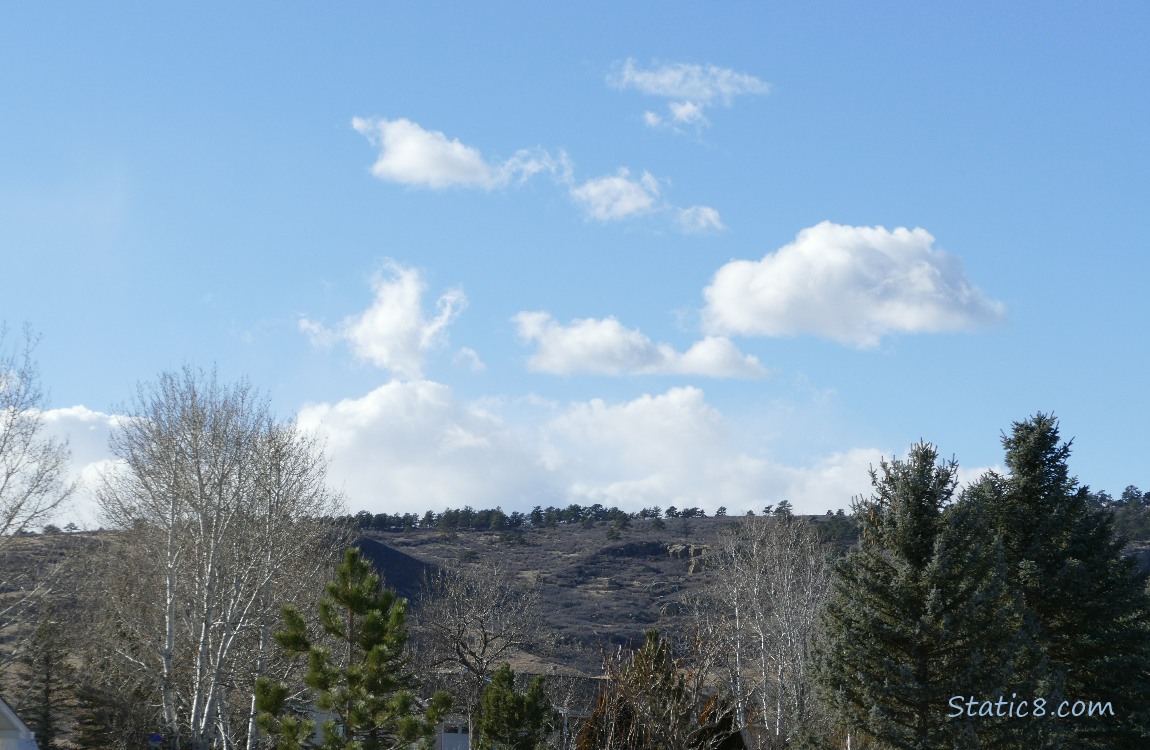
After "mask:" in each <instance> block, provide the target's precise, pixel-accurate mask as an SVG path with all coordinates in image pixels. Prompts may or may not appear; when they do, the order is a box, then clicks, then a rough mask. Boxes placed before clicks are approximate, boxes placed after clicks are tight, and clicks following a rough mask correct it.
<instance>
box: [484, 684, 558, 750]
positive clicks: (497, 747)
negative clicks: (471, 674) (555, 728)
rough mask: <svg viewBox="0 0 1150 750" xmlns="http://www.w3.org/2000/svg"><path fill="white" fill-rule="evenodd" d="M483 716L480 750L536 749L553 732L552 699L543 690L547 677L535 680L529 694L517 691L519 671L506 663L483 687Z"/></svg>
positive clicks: (528, 691) (528, 689)
mask: <svg viewBox="0 0 1150 750" xmlns="http://www.w3.org/2000/svg"><path fill="white" fill-rule="evenodd" d="M482 704H483V712H482V714H481V715H480V719H479V726H478V731H479V748H480V750H536V748H539V747H542V746H543V744H544V742H545V741H546V739H547V735H548V733H549V732H550V731H551V727H552V724H553V717H552V713H551V701H550V700H549V699H548V698H547V694H546V693H545V692H544V691H543V678H542V677H536V678H535V679H534V680H532V681H531V685H530V687H528V688H527V692H526V693H525V694H520V693H517V692H516V691H515V673H514V672H512V671H511V665H510V664H507V663H506V662H504V663H503V665H502V666H500V667H499V669H497V670H496V671H495V674H493V675H492V677H491V682H490V683H488V685H487V687H486V688H484V689H483V699H482Z"/></svg>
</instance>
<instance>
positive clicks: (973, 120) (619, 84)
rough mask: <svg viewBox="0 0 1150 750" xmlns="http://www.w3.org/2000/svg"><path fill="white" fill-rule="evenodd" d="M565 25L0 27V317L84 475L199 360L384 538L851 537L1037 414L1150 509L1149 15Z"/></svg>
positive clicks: (84, 11) (1093, 467) (282, 21)
mask: <svg viewBox="0 0 1150 750" xmlns="http://www.w3.org/2000/svg"><path fill="white" fill-rule="evenodd" d="M554 5H556V4H543V3H540V4H535V5H528V4H509V3H485V4H482V5H481V6H480V5H478V4H462V3H459V4H419V5H415V6H402V7H401V6H399V5H398V4H395V5H390V4H389V5H384V4H369V3H356V4H344V5H341V6H339V7H320V6H318V5H314V4H312V5H304V4H293V3H276V4H270V3H267V4H255V3H252V4H245V5H244V6H243V7H235V6H234V4H231V5H225V4H218V5H214V6H210V5H207V4H198V5H196V6H194V7H193V6H187V7H174V6H173V7H163V6H157V5H155V4H147V3H140V4H118V5H114V6H112V5H106V6H101V7H97V6H95V5H93V4H70V5H67V6H65V5H63V4H50V3H16V4H9V5H7V6H5V8H4V10H3V11H2V13H0V71H3V72H2V73H0V102H2V106H0V257H2V259H3V267H4V269H5V273H4V276H3V278H4V285H3V286H4V292H3V295H2V296H0V320H4V321H7V322H8V323H9V324H12V325H19V324H20V323H22V322H24V321H27V322H29V323H30V324H31V325H32V326H33V327H34V328H35V329H36V330H38V331H39V332H40V333H41V334H42V335H43V339H42V342H41V345H40V347H39V349H38V351H37V355H38V359H39V362H40V366H41V371H42V376H43V381H44V384H45V385H46V386H47V388H48V389H49V391H50V404H49V405H50V406H51V407H52V410H51V411H50V412H48V415H47V417H48V423H49V427H50V429H52V430H53V431H55V432H57V433H60V434H68V435H70V436H71V441H72V446H73V449H74V454H75V456H74V469H75V471H76V472H77V474H78V475H80V476H84V477H88V478H91V477H93V476H95V475H96V473H97V472H98V470H99V469H100V467H101V466H105V465H106V461H107V459H108V458H109V456H108V454H107V451H106V448H105V441H106V439H107V433H108V430H109V429H110V426H111V425H112V424H113V423H114V421H115V415H116V414H117V413H118V412H119V411H121V410H122V409H123V405H124V404H125V402H126V401H127V400H128V399H129V397H130V396H131V393H132V391H133V389H134V386H135V384H136V383H137V382H138V381H141V380H148V379H151V378H154V377H155V376H156V375H157V374H158V373H159V372H161V371H163V370H166V369H172V368H177V367H180V366H181V365H182V364H184V363H191V364H194V365H202V366H207V367H210V366H212V365H213V364H214V365H216V366H217V367H218V368H219V372H220V374H221V376H222V377H223V378H224V379H227V380H234V379H236V378H239V377H243V376H246V377H249V378H250V379H251V380H252V382H253V383H255V384H256V385H257V386H258V387H260V388H261V389H263V390H264V391H265V392H266V394H267V395H268V397H269V398H270V399H271V403H272V405H273V407H274V409H275V410H276V411H277V412H278V413H280V414H282V415H284V416H290V415H293V414H294V415H298V418H299V420H300V422H301V423H302V424H303V425H304V426H306V427H307V428H308V429H313V430H316V431H318V432H320V433H321V434H322V435H323V436H324V438H325V439H326V440H327V445H328V448H327V451H328V454H329V456H330V458H331V461H332V464H331V476H332V480H333V482H334V483H335V484H336V486H338V487H340V488H342V489H343V490H344V492H345V493H346V494H347V502H348V506H349V507H350V508H351V509H352V510H357V509H360V508H368V509H371V510H373V511H376V512H379V511H384V510H386V511H389V512H397V511H408V510H419V511H422V510H424V509H426V508H436V509H438V508H442V507H445V506H447V505H451V506H454V507H460V506H462V505H464V504H471V505H473V506H477V507H478V506H493V505H496V504H500V505H502V506H503V507H504V508H505V509H508V510H510V509H520V510H523V509H529V508H530V507H531V506H532V505H535V504H537V503H538V504H544V505H546V504H548V503H552V504H561V503H562V504H565V503H568V502H579V503H583V504H586V503H591V502H602V503H604V504H607V505H612V504H617V505H620V506H621V507H625V508H629V509H638V508H640V507H644V506H649V505H655V504H657V505H660V506H662V507H666V506H667V505H671V504H674V505H679V506H683V505H698V506H701V507H705V508H708V509H712V510H713V509H714V508H716V507H718V506H719V505H726V506H727V507H729V508H732V509H746V508H757V507H761V506H762V505H763V504H765V503H768V502H771V503H775V502H778V501H779V500H780V499H783V498H784V497H785V498H787V499H789V500H791V502H792V503H794V504H795V506H796V507H798V508H799V509H800V510H803V511H807V512H823V511H825V510H826V509H828V508H837V507H843V506H845V505H847V504H848V502H849V499H850V496H851V495H853V494H856V493H858V492H863V491H865V490H866V489H867V471H866V470H867V467H868V466H869V465H870V464H871V463H873V462H875V461H877V459H878V458H879V457H880V456H883V455H886V456H890V455H891V454H900V455H901V454H902V453H904V452H905V450H906V448H907V446H908V445H909V444H911V443H912V442H914V441H916V440H918V439H920V438H923V439H927V440H930V441H932V442H935V443H936V444H938V445H939V446H940V448H941V450H942V452H943V453H944V454H945V455H951V454H953V455H954V456H955V458H957V460H958V461H959V463H960V464H961V465H962V466H963V467H965V469H966V470H967V476H970V475H972V474H975V473H977V472H978V471H980V470H981V469H983V468H986V467H993V466H996V465H999V464H1000V463H1001V448H1000V445H999V436H1000V433H1001V432H1002V431H1003V430H1006V429H1009V425H1010V423H1011V422H1012V421H1014V420H1018V419H1023V418H1025V417H1027V416H1029V415H1030V414H1032V413H1034V412H1035V411H1039V410H1041V411H1048V412H1050V411H1052V412H1054V413H1055V414H1056V415H1058V416H1059V417H1060V419H1061V420H1062V429H1063V432H1064V436H1066V437H1074V438H1075V450H1074V456H1073V459H1072V468H1073V469H1074V471H1075V472H1076V473H1077V474H1078V476H1079V478H1080V479H1081V480H1082V481H1083V482H1085V483H1088V484H1090V485H1092V486H1093V487H1095V488H1097V489H1106V490H1108V491H1110V492H1112V493H1115V494H1117V493H1119V492H1121V490H1122V488H1123V487H1124V486H1125V485H1127V484H1130V483H1134V484H1139V485H1140V486H1143V487H1144V488H1145V487H1146V485H1150V476H1147V473H1146V468H1145V457H1146V455H1147V453H1148V448H1150V445H1148V443H1147V438H1146V430H1145V427H1144V426H1145V424H1147V423H1148V422H1150V406H1148V404H1150V399H1147V398H1146V396H1145V373H1146V372H1147V369H1148V368H1147V365H1148V362H1147V347H1146V341H1147V337H1146V334H1145V331H1146V330H1147V324H1148V323H1150V313H1148V312H1147V310H1148V305H1147V301H1146V300H1147V297H1146V294H1145V284H1146V279H1147V277H1148V276H1150V273H1148V272H1150V261H1148V260H1147V257H1148V256H1147V250H1148V247H1147V246H1148V244H1150V241H1148V239H1147V237H1148V233H1147V229H1148V228H1150V227H1148V224H1150V221H1148V217H1150V177H1148V175H1150V158H1148V157H1150V146H1148V142H1150V139H1148V138H1147V137H1146V132H1147V122H1148V121H1150V85H1147V83H1148V81H1150V55H1148V54H1147V53H1146V51H1145V40H1146V39H1147V38H1148V37H1150V9H1148V7H1147V6H1146V5H1145V4H1144V3H1140V2H1108V3H1105V4H1102V5H1100V6H1098V7H1094V8H1091V7H1087V6H1086V5H1084V4H1081V3H1043V4H1038V3H1013V4H1003V3H983V2H973V3H964V4H957V5H949V6H942V5H939V4H925V3H923V4H909V3H883V2H874V3H865V4H859V3H845V2H844V3H818V2H801V3H800V2H782V3H771V4H769V5H768V4H763V7H755V8H753V7H748V5H747V4H741V5H739V6H735V5H727V6H718V4H714V3H706V4H705V3H676V4H670V5H662V6H660V7H659V10H658V12H656V11H655V9H654V6H649V5H640V4H626V5H620V4H617V3H612V4H596V3H582V4H579V5H578V6H577V7H576V6H569V7H552V6H554ZM77 503H78V507H77V508H76V509H75V510H73V511H70V512H72V513H73V514H74V515H77V516H84V517H90V513H89V511H88V510H87V508H88V506H89V501H88V500H87V499H86V496H85V495H84V494H83V493H82V494H81V495H80V496H79V497H78V500H77ZM86 514H87V515H86Z"/></svg>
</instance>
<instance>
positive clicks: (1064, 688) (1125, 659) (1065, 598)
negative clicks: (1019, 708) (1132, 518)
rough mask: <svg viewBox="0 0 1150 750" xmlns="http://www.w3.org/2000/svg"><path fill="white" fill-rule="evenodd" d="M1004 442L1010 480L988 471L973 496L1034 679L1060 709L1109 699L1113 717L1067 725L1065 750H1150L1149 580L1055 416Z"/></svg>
mask: <svg viewBox="0 0 1150 750" xmlns="http://www.w3.org/2000/svg"><path fill="white" fill-rule="evenodd" d="M1002 442H1003V447H1004V448H1005V449H1006V466H1007V469H1008V470H1009V474H1008V475H1007V476H1005V477H1002V476H998V475H996V474H988V475H987V476H985V477H984V478H983V479H982V480H981V481H980V482H978V483H977V484H976V485H975V486H973V487H972V488H971V490H970V491H969V494H970V495H972V496H974V495H977V496H979V497H980V498H982V501H983V503H984V504H985V505H986V506H987V507H988V508H989V509H990V510H991V517H992V519H993V522H994V525H995V526H996V528H997V530H998V532H999V533H1000V534H1001V535H1002V539H1003V542H1004V546H1005V550H1006V558H1007V565H1008V576H1009V580H1010V582H1011V584H1012V585H1013V586H1014V587H1015V588H1016V589H1017V590H1018V591H1019V592H1021V595H1022V598H1023V601H1024V603H1025V609H1026V612H1027V614H1028V617H1029V619H1030V621H1031V623H1032V626H1033V629H1034V642H1033V646H1034V649H1033V656H1032V659H1031V661H1030V663H1029V664H1028V665H1027V668H1028V672H1029V673H1030V677H1031V681H1032V682H1035V683H1038V684H1044V685H1046V686H1047V689H1048V690H1049V691H1050V693H1049V698H1050V700H1051V701H1054V702H1056V703H1060V702H1061V700H1063V699H1068V700H1070V701H1071V702H1073V701H1075V700H1085V701H1090V700H1095V701H1102V702H1106V701H1110V702H1112V705H1113V709H1114V712H1115V716H1113V717H1097V716H1096V717H1081V718H1080V719H1074V718H1065V719H1060V720H1059V721H1058V722H1057V723H1056V724H1055V725H1054V726H1055V727H1056V728H1057V729H1058V730H1059V731H1061V732H1062V733H1063V734H1064V735H1067V737H1065V738H1064V739H1063V743H1064V744H1066V745H1067V746H1070V745H1073V746H1074V747H1079V748H1144V747H1150V714H1148V711H1150V599H1148V597H1147V595H1146V589H1145V578H1144V576H1139V575H1136V573H1135V563H1134V561H1133V560H1131V559H1129V558H1126V557H1124V556H1123V554H1122V549H1121V547H1122V545H1121V542H1120V541H1118V540H1117V539H1115V535H1114V519H1113V515H1112V514H1111V513H1110V512H1108V511H1099V510H1097V509H1095V508H1093V507H1092V505H1091V501H1090V492H1089V489H1088V488H1086V487H1083V486H1080V485H1079V484H1078V481H1077V479H1075V478H1074V477H1073V476H1072V475H1071V474H1070V469H1069V466H1068V459H1069V457H1070V443H1068V442H1062V440H1061V439H1060V437H1059V430H1058V422H1057V420H1056V419H1055V418H1054V417H1053V416H1052V415H1048V414H1043V413H1038V414H1036V415H1035V416H1033V417H1031V418H1030V419H1027V420H1025V421H1022V422H1016V423H1014V425H1013V426H1012V429H1011V432H1010V434H1008V435H1004V436H1003V441H1002Z"/></svg>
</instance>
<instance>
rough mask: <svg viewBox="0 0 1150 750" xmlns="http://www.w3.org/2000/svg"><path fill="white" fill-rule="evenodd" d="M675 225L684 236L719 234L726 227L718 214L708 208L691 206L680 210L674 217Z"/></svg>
mask: <svg viewBox="0 0 1150 750" xmlns="http://www.w3.org/2000/svg"><path fill="white" fill-rule="evenodd" d="M675 224H676V226H678V227H679V231H681V232H683V233H684V234H703V233H705V232H721V231H723V230H724V229H726V227H725V226H724V225H723V221H722V219H720V218H719V212H718V211H716V210H715V209H713V208H711V207H710V206H691V207H690V208H680V209H678V212H677V214H676V216H675Z"/></svg>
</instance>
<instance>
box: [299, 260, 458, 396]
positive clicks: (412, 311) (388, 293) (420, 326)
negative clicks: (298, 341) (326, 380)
mask: <svg viewBox="0 0 1150 750" xmlns="http://www.w3.org/2000/svg"><path fill="white" fill-rule="evenodd" d="M371 286H372V290H373V292H374V295H375V296H374V299H373V301H372V304H371V306H370V307H368V308H367V309H366V310H364V311H363V312H362V313H359V314H358V315H352V316H349V317H347V318H344V319H343V321H342V322H340V323H339V324H338V325H337V326H335V327H334V328H328V327H326V326H324V325H323V324H322V323H317V322H315V321H312V320H309V319H307V318H306V317H305V318H300V321H299V329H300V330H301V331H302V332H304V333H306V334H307V335H308V338H309V339H310V340H311V342H312V344H313V345H316V346H330V345H331V344H333V343H335V342H336V341H346V342H347V343H348V345H349V346H350V347H351V350H352V352H353V353H354V354H355V356H356V357H358V358H359V359H361V360H364V361H366V362H370V363H371V364H373V365H375V366H376V367H380V368H383V369H387V370H390V371H391V372H392V373H394V374H395V375H397V376H399V377H402V378H407V379H415V378H419V377H421V375H422V368H423V363H424V360H425V358H426V356H427V354H428V352H430V351H431V350H433V349H436V348H438V347H440V346H443V345H444V344H445V343H446V338H447V327H448V326H449V325H451V323H452V321H454V320H455V319H456V318H457V317H458V316H459V314H460V313H461V312H462V311H463V309H464V308H465V307H466V306H467V297H466V296H465V295H464V294H463V291H462V290H460V289H450V290H448V291H447V292H444V293H443V294H442V295H441V296H440V297H439V299H438V300H437V301H436V304H435V308H436V310H435V315H434V316H432V317H430V318H428V317H427V316H426V315H425V314H424V311H423V294H424V292H426V291H427V285H426V284H425V283H424V281H423V278H422V277H421V275H420V273H419V271H418V270H416V269H414V268H407V267H405V266H401V265H399V264H397V263H395V262H388V264H387V265H386V266H385V268H384V270H383V271H381V272H379V273H377V274H376V275H375V276H374V277H373V278H372V281H371ZM472 355H474V352H472ZM465 356H466V355H465ZM475 362H478V357H477V356H476V357H475ZM480 366H481V363H480Z"/></svg>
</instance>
